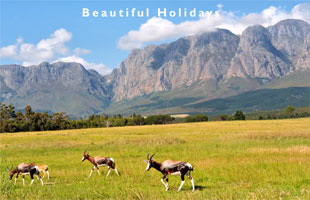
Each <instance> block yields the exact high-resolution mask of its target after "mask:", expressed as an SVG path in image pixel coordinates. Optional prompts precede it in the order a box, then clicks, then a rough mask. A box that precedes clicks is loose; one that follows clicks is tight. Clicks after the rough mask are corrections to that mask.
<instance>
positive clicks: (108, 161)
mask: <svg viewBox="0 0 310 200" xmlns="http://www.w3.org/2000/svg"><path fill="white" fill-rule="evenodd" d="M84 160H88V161H89V162H91V163H92V164H93V165H94V166H93V168H92V169H91V171H90V174H89V176H88V178H90V177H91V175H92V173H93V171H94V169H95V168H97V171H98V175H99V176H100V172H99V167H101V166H108V169H109V171H108V173H107V176H109V174H110V171H111V168H112V169H114V171H115V172H116V174H117V175H119V174H118V172H117V169H116V168H115V161H114V159H113V158H110V157H99V156H96V157H91V156H90V155H89V154H88V153H86V150H85V151H84V155H83V158H82V162H83V161H84Z"/></svg>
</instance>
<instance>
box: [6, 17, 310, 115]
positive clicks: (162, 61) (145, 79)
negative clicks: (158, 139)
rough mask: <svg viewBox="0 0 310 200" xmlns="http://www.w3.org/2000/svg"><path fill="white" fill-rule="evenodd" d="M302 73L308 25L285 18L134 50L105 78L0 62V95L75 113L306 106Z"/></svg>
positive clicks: (71, 66)
mask: <svg viewBox="0 0 310 200" xmlns="http://www.w3.org/2000/svg"><path fill="white" fill-rule="evenodd" d="M309 77H310V25H309V24H308V23H307V22H305V21H302V20H294V19H288V20H284V21H280V22H279V23H277V24H275V25H273V26H270V27H267V28H265V27H263V26H261V25H255V26H250V27H248V28H246V29H245V30H244V31H243V33H242V34H241V35H235V34H233V33H231V32H230V31H229V30H225V29H217V30H215V31H212V32H206V33H202V34H199V35H191V36H187V37H183V38H180V39H178V40H176V41H174V42H171V43H168V44H161V45H150V46H146V47H145V48H144V49H134V50H132V52H131V53H130V54H129V56H128V57H127V58H126V59H125V60H124V61H122V62H121V63H120V66H119V68H117V69H114V70H113V72H112V73H111V74H109V75H106V76H101V75H100V74H99V73H97V72H96V71H94V70H86V69H85V68H84V67H83V66H82V65H81V64H78V63H64V62H57V63H52V64H49V63H46V62H43V63H41V64H39V65H37V66H30V67H24V66H21V65H2V66H0V101H1V102H3V103H6V104H13V105H14V106H15V107H17V108H18V109H22V108H24V107H25V106H26V105H31V106H32V107H33V108H34V110H37V111H50V112H66V113H68V114H69V115H71V116H74V117H80V116H87V115H90V114H93V113H94V114H97V113H102V112H105V113H109V114H116V113H120V114H132V113H133V112H136V113H139V114H154V113H167V114H168V113H169V114H172V113H199V112H205V113H220V112H223V113H225V112H233V110H234V109H241V110H245V111H249V112H250V111H254V110H264V109H270V108H279V106H277V105H281V106H285V105H289V104H294V105H295V106H299V105H300V106H307V105H309V87H310V81H309ZM268 94H269V95H268ZM271 94H273V95H271ZM307 95H308V96H307ZM253 96H255V98H254V99H255V101H253ZM279 96H280V97H281V98H282V100H281V98H278V97H279ZM251 97H252V100H250V99H251ZM249 98H250V99H249ZM266 99H269V101H271V103H270V105H269V104H268V103H266V102H265V101H264V100H266ZM215 102H216V103H215ZM227 102H229V104H230V105H231V104H234V105H239V107H238V106H237V107H236V106H227ZM240 102H243V103H240ZM247 102H248V104H247ZM262 102H265V103H264V104H265V105H269V106H259V104H261V103H262ZM225 103H226V104H225ZM250 104H251V105H250ZM253 104H257V106H255V105H253ZM281 106H280V107H281ZM225 108H227V109H225Z"/></svg>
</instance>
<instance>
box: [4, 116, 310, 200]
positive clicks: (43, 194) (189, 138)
mask: <svg viewBox="0 0 310 200" xmlns="http://www.w3.org/2000/svg"><path fill="white" fill-rule="evenodd" d="M0 141H1V144H0V150H1V164H0V169H1V198H2V199H280V198H282V199H310V118H306V119H289V120H266V121H262V120H261V121H230V122H204V123H190V124H173V125H156V126H155V125H154V126H136V127H119V128H98V129H81V130H64V131H49V132H28V133H14V134H1V135H0ZM84 149H87V150H88V151H89V152H90V155H93V156H95V155H101V156H110V157H112V158H114V160H115V161H116V167H117V169H118V171H119V172H120V173H121V176H119V177H118V176H117V175H116V174H115V173H114V172H113V171H112V172H111V174H110V176H109V177H105V175H106V173H107V169H106V168H104V167H101V168H100V169H101V176H98V174H97V172H96V171H94V173H93V175H92V177H91V178H89V179H88V175H89V172H90V169H91V164H90V163H89V162H88V161H85V162H83V163H82V162H81V158H82V155H83V151H84ZM148 152H151V153H155V152H156V153H157V154H156V155H155V157H154V160H156V161H163V160H165V159H172V160H182V161H187V162H189V163H191V164H192V165H193V166H194V171H193V173H192V175H193V177H194V180H195V185H196V187H197V190H196V191H195V192H192V191H191V183H190V181H189V180H188V179H185V184H184V186H183V189H182V190H181V191H180V192H177V188H178V186H179V184H180V182H181V181H180V177H178V176H171V177H170V179H169V187H170V190H169V191H168V192H165V188H164V186H163V185H162V183H161V182H160V178H161V177H162V175H161V174H160V173H159V172H157V171H156V170H154V169H151V170H150V171H149V172H146V171H145V167H146V164H145V163H144V160H145V159H146V155H147V153H148ZM20 162H25V163H30V162H36V163H44V164H48V165H49V168H50V175H51V178H50V179H49V180H47V179H46V177H45V178H44V181H45V183H46V185H44V186H43V187H42V186H41V185H40V184H39V181H37V180H36V181H35V182H34V184H33V185H32V186H31V187H30V186H29V183H30V178H29V176H28V177H26V186H23V185H22V179H21V178H19V180H18V181H17V184H16V185H14V184H13V182H10V181H9V177H8V172H7V169H6V166H11V165H14V167H15V166H17V164H19V163H20Z"/></svg>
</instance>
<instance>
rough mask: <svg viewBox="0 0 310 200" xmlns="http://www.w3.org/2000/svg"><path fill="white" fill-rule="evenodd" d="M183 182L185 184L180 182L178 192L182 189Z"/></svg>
mask: <svg viewBox="0 0 310 200" xmlns="http://www.w3.org/2000/svg"><path fill="white" fill-rule="evenodd" d="M184 182H185V181H182V182H181V185H180V187H179V189H178V192H179V191H180V190H181V188H182V186H183V184H184Z"/></svg>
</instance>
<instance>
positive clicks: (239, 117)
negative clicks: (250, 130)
mask: <svg viewBox="0 0 310 200" xmlns="http://www.w3.org/2000/svg"><path fill="white" fill-rule="evenodd" d="M234 120H245V115H244V114H243V112H242V111H241V110H237V111H236V113H235V114H234Z"/></svg>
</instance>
